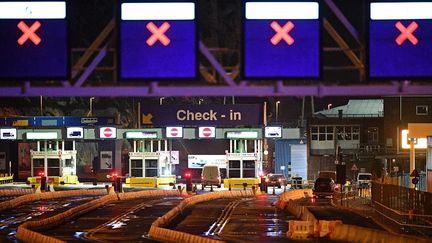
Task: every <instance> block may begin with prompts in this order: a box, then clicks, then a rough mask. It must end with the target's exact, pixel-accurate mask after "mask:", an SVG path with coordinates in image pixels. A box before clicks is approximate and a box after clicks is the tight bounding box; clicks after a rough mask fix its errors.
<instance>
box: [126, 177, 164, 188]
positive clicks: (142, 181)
mask: <svg viewBox="0 0 432 243" xmlns="http://www.w3.org/2000/svg"><path fill="white" fill-rule="evenodd" d="M126 184H128V185H130V186H136V187H152V188H155V187H158V180H157V178H156V177H129V178H126Z"/></svg>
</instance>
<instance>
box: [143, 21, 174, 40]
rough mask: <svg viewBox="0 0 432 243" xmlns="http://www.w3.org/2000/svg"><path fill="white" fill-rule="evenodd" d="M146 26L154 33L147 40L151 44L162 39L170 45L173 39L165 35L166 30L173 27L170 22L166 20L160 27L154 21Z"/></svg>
mask: <svg viewBox="0 0 432 243" xmlns="http://www.w3.org/2000/svg"><path fill="white" fill-rule="evenodd" d="M146 27H147V29H148V30H149V31H150V32H151V33H152V35H151V36H150V37H149V38H148V39H147V41H146V42H147V44H148V45H149V46H152V45H154V44H155V43H156V41H160V42H161V43H162V45H164V46H167V45H169V43H170V42H171V40H170V39H169V38H168V37H167V36H166V35H165V32H166V31H167V30H168V29H169V28H170V27H171V25H170V24H169V23H168V22H164V23H163V24H162V25H161V26H160V27H159V28H158V27H156V25H155V24H154V23H153V22H150V23H148V24H147V26H146Z"/></svg>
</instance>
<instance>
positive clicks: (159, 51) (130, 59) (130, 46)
mask: <svg viewBox="0 0 432 243" xmlns="http://www.w3.org/2000/svg"><path fill="white" fill-rule="evenodd" d="M195 11H196V6H195V3H194V1H187V2H178V1H175V2H163V1H162V2H148V1H145V2H137V1H134V2H128V1H125V2H123V3H122V4H121V21H120V38H119V40H120V77H121V78H122V79H177V78H178V79H195V78H196V77H197V73H198V68H197V30H196V20H195Z"/></svg>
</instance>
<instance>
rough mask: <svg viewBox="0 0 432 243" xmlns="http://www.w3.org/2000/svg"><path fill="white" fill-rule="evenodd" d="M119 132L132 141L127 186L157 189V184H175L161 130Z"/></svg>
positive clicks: (125, 130)
mask: <svg viewBox="0 0 432 243" xmlns="http://www.w3.org/2000/svg"><path fill="white" fill-rule="evenodd" d="M120 132H121V133H123V137H124V138H126V139H130V140H133V151H131V152H129V176H128V178H126V183H127V184H131V185H132V186H133V185H136V186H146V187H157V185H158V184H168V183H169V182H175V176H173V175H172V173H171V172H172V163H171V161H170V159H171V156H170V151H169V150H168V141H167V140H165V139H162V129H160V128H147V129H120Z"/></svg>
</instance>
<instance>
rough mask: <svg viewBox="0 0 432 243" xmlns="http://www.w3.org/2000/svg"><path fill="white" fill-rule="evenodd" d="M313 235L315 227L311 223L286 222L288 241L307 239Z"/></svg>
mask: <svg viewBox="0 0 432 243" xmlns="http://www.w3.org/2000/svg"><path fill="white" fill-rule="evenodd" d="M314 233H315V225H314V223H313V222H311V221H298V220H289V221H288V231H287V237H288V238H289V239H307V238H309V237H311V236H313V235H314Z"/></svg>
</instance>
